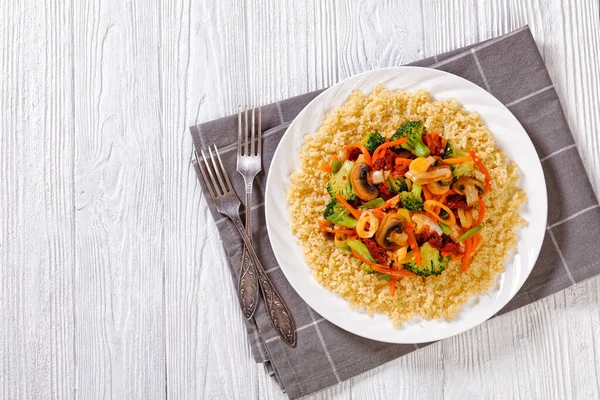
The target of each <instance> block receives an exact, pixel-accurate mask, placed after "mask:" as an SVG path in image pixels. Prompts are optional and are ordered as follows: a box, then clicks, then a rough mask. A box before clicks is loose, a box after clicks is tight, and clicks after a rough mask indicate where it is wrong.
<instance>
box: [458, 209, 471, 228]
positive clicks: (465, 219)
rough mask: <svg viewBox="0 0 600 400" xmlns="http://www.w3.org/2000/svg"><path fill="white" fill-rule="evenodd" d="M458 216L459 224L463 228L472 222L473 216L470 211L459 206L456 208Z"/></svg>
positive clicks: (469, 225) (468, 226)
mask: <svg viewBox="0 0 600 400" xmlns="http://www.w3.org/2000/svg"><path fill="white" fill-rule="evenodd" d="M458 218H459V219H460V225H461V226H462V227H463V228H470V227H471V225H472V224H473V216H472V215H471V211H468V210H464V209H462V208H459V209H458Z"/></svg>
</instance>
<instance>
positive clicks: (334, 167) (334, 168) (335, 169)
mask: <svg viewBox="0 0 600 400" xmlns="http://www.w3.org/2000/svg"><path fill="white" fill-rule="evenodd" d="M342 164H343V162H341V161H340V160H335V161H332V162H331V173H332V174H337V173H338V171H339V170H340V168H342Z"/></svg>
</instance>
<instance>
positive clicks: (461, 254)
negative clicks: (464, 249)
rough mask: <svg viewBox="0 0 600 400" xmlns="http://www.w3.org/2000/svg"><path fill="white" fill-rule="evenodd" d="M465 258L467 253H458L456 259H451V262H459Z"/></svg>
mask: <svg viewBox="0 0 600 400" xmlns="http://www.w3.org/2000/svg"><path fill="white" fill-rule="evenodd" d="M464 256H465V253H458V254H457V255H455V256H454V257H452V258H451V259H450V261H458V260H461V259H462V258H463V257H464Z"/></svg>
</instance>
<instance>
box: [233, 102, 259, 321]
mask: <svg viewBox="0 0 600 400" xmlns="http://www.w3.org/2000/svg"><path fill="white" fill-rule="evenodd" d="M255 111H256V108H252V128H251V129H250V131H251V136H250V137H248V108H247V107H244V121H245V124H244V133H243V134H242V107H240V108H239V109H238V147H237V166H236V169H237V171H238V172H239V173H240V175H242V177H243V178H244V187H245V189H246V233H247V234H248V238H250V242H252V185H253V183H254V178H255V177H256V174H258V173H259V172H260V170H261V154H262V133H261V121H260V117H261V112H260V107H259V108H258V124H256V123H255V122H256V113H255ZM256 131H258V141H256V140H255V139H256ZM255 142H256V144H255ZM238 299H239V301H240V305H241V307H242V313H243V314H244V317H246V318H247V319H250V318H252V316H253V315H254V312H255V311H256V306H257V304H258V280H257V276H256V270H255V269H254V267H253V265H252V262H250V258H249V257H248V254H247V251H246V247H244V250H243V252H242V266H241V269H240V275H239V277H238Z"/></svg>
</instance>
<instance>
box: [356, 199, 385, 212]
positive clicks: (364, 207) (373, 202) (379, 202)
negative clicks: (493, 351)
mask: <svg viewBox="0 0 600 400" xmlns="http://www.w3.org/2000/svg"><path fill="white" fill-rule="evenodd" d="M384 204H385V200H383V199H382V198H381V197H378V198H376V199H373V200H369V201H367V202H366V203H365V204H363V205H362V206H360V207H358V208H360V209H362V210H368V209H370V208H377V207H381V206H382V205H384Z"/></svg>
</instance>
